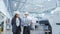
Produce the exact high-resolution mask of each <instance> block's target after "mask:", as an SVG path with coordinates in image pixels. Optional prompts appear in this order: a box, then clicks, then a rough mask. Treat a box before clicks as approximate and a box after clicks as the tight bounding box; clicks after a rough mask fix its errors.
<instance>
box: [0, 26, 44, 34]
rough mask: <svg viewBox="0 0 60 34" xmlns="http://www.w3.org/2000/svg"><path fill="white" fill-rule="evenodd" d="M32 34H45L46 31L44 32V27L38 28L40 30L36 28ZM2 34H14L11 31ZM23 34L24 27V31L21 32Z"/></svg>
mask: <svg viewBox="0 0 60 34" xmlns="http://www.w3.org/2000/svg"><path fill="white" fill-rule="evenodd" d="M30 31H31V32H30V33H31V34H44V31H43V26H40V25H39V26H38V28H36V29H35V30H30ZM1 34H13V33H12V31H11V30H9V31H7V30H6V31H3V32H2V33H1ZM21 34H23V27H22V31H21Z"/></svg>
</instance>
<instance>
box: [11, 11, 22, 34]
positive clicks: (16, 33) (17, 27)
mask: <svg viewBox="0 0 60 34" xmlns="http://www.w3.org/2000/svg"><path fill="white" fill-rule="evenodd" d="M11 24H12V32H13V34H21V18H20V16H19V13H18V12H17V13H15V16H14V18H12V22H11Z"/></svg>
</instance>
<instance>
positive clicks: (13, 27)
mask: <svg viewBox="0 0 60 34" xmlns="http://www.w3.org/2000/svg"><path fill="white" fill-rule="evenodd" d="M19 20H20V28H19V30H20V31H21V19H20V18H19ZM11 24H12V32H16V29H17V26H16V18H13V19H12V21H11Z"/></svg>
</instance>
